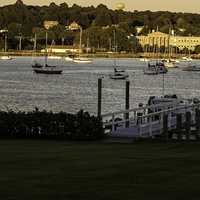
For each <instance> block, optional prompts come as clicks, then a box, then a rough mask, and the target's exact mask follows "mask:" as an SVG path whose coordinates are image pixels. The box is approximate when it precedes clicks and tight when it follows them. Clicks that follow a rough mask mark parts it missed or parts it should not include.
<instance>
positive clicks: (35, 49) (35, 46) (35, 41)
mask: <svg viewBox="0 0 200 200" xmlns="http://www.w3.org/2000/svg"><path fill="white" fill-rule="evenodd" d="M33 49H34V51H35V52H36V51H37V35H36V33H35V38H34V47H33Z"/></svg>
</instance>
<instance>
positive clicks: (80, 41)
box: [79, 26, 83, 57]
mask: <svg viewBox="0 0 200 200" xmlns="http://www.w3.org/2000/svg"><path fill="white" fill-rule="evenodd" d="M82 33H83V30H82V27H81V26H80V40H79V57H80V54H81V49H82Z"/></svg>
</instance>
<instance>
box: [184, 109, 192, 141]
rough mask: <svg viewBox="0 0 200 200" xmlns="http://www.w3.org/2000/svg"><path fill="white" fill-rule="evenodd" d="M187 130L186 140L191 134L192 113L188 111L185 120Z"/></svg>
mask: <svg viewBox="0 0 200 200" xmlns="http://www.w3.org/2000/svg"><path fill="white" fill-rule="evenodd" d="M185 130H186V140H187V141H189V140H190V134H191V113H190V112H186V120H185Z"/></svg>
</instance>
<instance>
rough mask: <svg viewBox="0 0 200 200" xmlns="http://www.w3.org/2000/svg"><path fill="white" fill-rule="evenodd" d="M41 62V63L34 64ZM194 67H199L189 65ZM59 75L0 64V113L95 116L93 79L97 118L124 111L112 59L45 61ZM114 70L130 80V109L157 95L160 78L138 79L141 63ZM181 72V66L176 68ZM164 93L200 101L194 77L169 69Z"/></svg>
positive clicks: (23, 63) (20, 62)
mask: <svg viewBox="0 0 200 200" xmlns="http://www.w3.org/2000/svg"><path fill="white" fill-rule="evenodd" d="M37 59H38V60H40V61H41V62H43V61H44V59H43V58H37ZM195 62H197V63H198V62H199V64H200V61H195ZM50 63H51V64H56V65H59V66H61V68H62V69H63V74H62V75H42V74H40V75H38V74H35V73H33V71H32V68H31V64H32V58H31V57H17V58H15V59H13V60H10V61H2V60H1V61H0V95H1V98H0V109H1V110H5V109H8V108H9V109H13V110H25V111H27V110H33V109H34V108H35V107H38V108H39V109H46V110H52V111H61V110H63V111H66V112H72V113H74V112H77V111H78V110H80V109H84V110H87V111H89V112H91V113H94V114H96V111H97V79H98V77H102V76H103V77H104V78H103V91H102V93H103V105H102V112H103V113H106V112H110V111H117V110H121V109H124V101H125V98H124V96H125V81H123V80H111V79H109V77H108V74H109V73H111V72H113V60H112V59H94V60H93V63H92V64H74V63H70V62H66V61H64V60H51V61H49V64H50ZM117 65H120V66H121V68H124V69H126V71H127V72H128V74H129V77H130V78H129V80H130V105H131V108H133V107H136V106H137V105H138V103H139V102H143V103H146V102H147V99H148V97H149V96H150V95H162V90H163V75H158V76H148V75H144V74H143V67H145V65H146V64H145V63H144V62H140V61H138V60H137V59H119V60H117ZM180 65H181V67H183V66H184V65H185V64H184V63H182V64H180ZM164 83H165V93H166V94H169V93H170V94H178V95H181V96H182V97H185V98H189V97H200V87H199V86H200V72H184V71H182V70H181V68H177V69H172V70H170V71H169V72H168V73H167V74H166V75H165V76H164Z"/></svg>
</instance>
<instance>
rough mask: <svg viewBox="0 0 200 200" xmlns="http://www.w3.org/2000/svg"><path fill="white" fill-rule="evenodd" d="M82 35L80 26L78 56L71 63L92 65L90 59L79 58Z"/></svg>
mask: <svg viewBox="0 0 200 200" xmlns="http://www.w3.org/2000/svg"><path fill="white" fill-rule="evenodd" d="M82 33H83V30H82V27H81V26H80V41H79V55H78V57H75V58H74V59H73V62H75V63H83V64H84V63H85V64H86V63H88V64H89V63H92V59H89V58H83V57H80V53H81V51H82Z"/></svg>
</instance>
